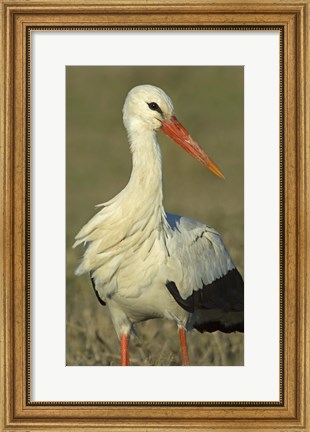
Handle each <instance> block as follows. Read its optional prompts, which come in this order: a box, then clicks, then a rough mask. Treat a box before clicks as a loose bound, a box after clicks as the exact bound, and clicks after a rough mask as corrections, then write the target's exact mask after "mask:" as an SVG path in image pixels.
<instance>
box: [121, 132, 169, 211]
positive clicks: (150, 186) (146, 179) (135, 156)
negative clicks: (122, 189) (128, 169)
mask: <svg viewBox="0 0 310 432" xmlns="http://www.w3.org/2000/svg"><path fill="white" fill-rule="evenodd" d="M139 126H140V127H134V125H133V126H132V127H131V128H130V130H128V138H129V143H130V149H131V153H132V173H131V177H130V181H129V185H128V186H131V187H132V188H134V190H135V194H136V196H137V198H138V200H139V201H141V205H143V203H145V202H146V201H147V200H150V201H153V203H154V204H155V205H162V199H163V194H162V166H161V151H160V147H159V144H158V142H157V138H156V132H155V131H153V130H150V129H147V128H143V127H142V128H141V125H139Z"/></svg>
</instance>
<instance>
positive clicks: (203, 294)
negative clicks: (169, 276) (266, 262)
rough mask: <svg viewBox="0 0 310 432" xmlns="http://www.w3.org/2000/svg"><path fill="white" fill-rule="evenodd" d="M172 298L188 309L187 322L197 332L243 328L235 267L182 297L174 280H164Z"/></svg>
mask: <svg viewBox="0 0 310 432" xmlns="http://www.w3.org/2000/svg"><path fill="white" fill-rule="evenodd" d="M166 286H167V288H168V290H169V292H170V294H171V295H172V296H173V297H174V299H175V301H176V302H177V303H178V304H179V305H180V306H181V307H182V308H183V309H185V310H186V311H187V312H190V313H192V314H193V315H192V317H191V321H190V325H191V326H193V327H194V328H196V329H197V330H198V331H200V332H204V331H208V332H213V331H216V330H220V331H222V332H225V333H230V332H233V331H240V332H243V330H244V314H243V309H244V287H243V279H242V277H241V275H240V273H239V272H238V270H237V269H232V270H229V271H228V272H227V273H226V275H224V276H222V277H221V278H219V279H216V280H215V281H213V282H212V283H210V284H208V285H203V287H202V288H201V289H199V290H198V291H193V293H192V294H191V295H190V296H189V297H187V298H186V299H183V298H182V297H181V295H180V293H179V290H178V288H177V286H176V285H175V283H174V282H172V281H168V282H167V284H166Z"/></svg>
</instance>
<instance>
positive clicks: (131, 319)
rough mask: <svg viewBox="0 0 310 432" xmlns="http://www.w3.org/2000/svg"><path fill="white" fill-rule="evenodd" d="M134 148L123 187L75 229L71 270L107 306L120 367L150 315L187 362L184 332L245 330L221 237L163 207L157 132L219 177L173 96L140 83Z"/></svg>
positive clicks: (127, 109)
mask: <svg viewBox="0 0 310 432" xmlns="http://www.w3.org/2000/svg"><path fill="white" fill-rule="evenodd" d="M123 121H124V126H125V128H126V129H127V133H128V140H129V144H130V150H131V153H132V173H131V177H130V180H129V182H128V184H127V186H126V187H125V188H124V189H123V190H122V191H121V192H120V193H119V194H118V195H116V196H115V197H114V198H113V199H111V200H110V201H108V202H106V203H104V204H100V205H99V206H98V207H101V210H100V211H99V212H98V213H97V214H96V215H95V216H94V217H93V218H92V219H91V220H90V221H89V222H88V223H87V224H86V225H84V227H83V228H82V229H81V231H80V232H79V233H78V234H77V236H76V242H75V243H74V247H75V246H77V245H79V244H81V243H84V245H85V253H84V256H83V258H82V261H81V263H80V265H79V267H78V268H77V270H76V274H77V275H81V274H83V273H89V274H90V277H91V281H92V284H93V288H94V290H95V293H96V295H97V298H98V300H99V301H100V303H101V304H102V305H107V306H108V308H109V311H110V314H111V317H112V321H113V324H114V327H115V330H116V333H117V335H118V337H119V339H120V345H121V349H120V351H121V365H122V366H128V365H129V354H128V340H129V335H130V333H131V331H132V330H133V328H134V327H133V326H134V325H135V324H136V323H138V322H140V321H146V320H149V319H152V318H166V319H169V320H172V321H174V322H175V323H176V324H177V326H178V329H179V335H180V343H181V358H182V364H183V365H189V359H188V353H187V346H186V336H185V331H186V330H191V329H193V328H194V329H197V330H198V331H200V332H204V331H207V332H213V331H215V330H220V331H222V332H227V333H228V332H232V331H243V280H242V277H241V276H240V274H239V272H238V270H237V269H236V268H235V265H234V263H233V261H232V259H231V258H230V256H229V254H228V252H227V250H226V248H225V245H224V243H223V241H222V239H221V236H220V234H219V233H218V232H217V231H215V230H214V229H213V228H210V227H209V226H207V225H205V224H203V223H200V222H196V221H193V220H191V219H188V218H185V217H183V216H182V217H180V216H176V215H173V214H169V213H166V212H165V210H164V207H163V193H162V166H161V151H160V147H159V144H158V142H157V131H160V130H161V131H163V132H164V133H165V134H166V135H168V136H169V137H170V138H172V139H173V140H174V141H175V142H176V143H177V144H178V145H180V146H181V147H182V148H184V149H185V150H186V151H187V152H188V153H189V154H190V155H192V156H193V157H194V158H195V159H197V160H198V161H199V162H200V163H201V164H202V165H204V166H205V167H206V168H208V169H209V170H210V171H211V172H213V173H214V174H216V175H217V176H218V177H221V178H224V176H223V174H222V173H221V171H220V170H219V168H218V167H217V166H216V165H215V163H214V162H212V161H211V159H210V158H209V157H208V156H207V155H206V154H205V153H204V151H203V150H202V149H201V148H200V147H199V146H198V144H197V143H196V142H195V141H193V139H192V138H191V137H190V135H189V133H188V132H187V130H186V129H185V128H184V127H183V126H182V125H181V124H180V123H179V121H178V120H177V119H176V117H175V115H174V109H173V105H172V102H171V99H170V98H169V97H168V96H167V95H166V94H165V93H164V91H163V90H161V89H160V88H158V87H154V86H151V85H140V86H137V87H134V88H133V89H132V90H131V91H130V92H129V93H128V95H127V98H126V100H125V104H124V107H123Z"/></svg>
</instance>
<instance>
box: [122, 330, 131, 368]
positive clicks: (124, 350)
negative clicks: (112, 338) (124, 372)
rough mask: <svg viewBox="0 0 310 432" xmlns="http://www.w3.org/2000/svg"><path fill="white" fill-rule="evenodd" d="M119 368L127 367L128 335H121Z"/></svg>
mask: <svg viewBox="0 0 310 432" xmlns="http://www.w3.org/2000/svg"><path fill="white" fill-rule="evenodd" d="M121 366H129V352H128V335H127V334H121Z"/></svg>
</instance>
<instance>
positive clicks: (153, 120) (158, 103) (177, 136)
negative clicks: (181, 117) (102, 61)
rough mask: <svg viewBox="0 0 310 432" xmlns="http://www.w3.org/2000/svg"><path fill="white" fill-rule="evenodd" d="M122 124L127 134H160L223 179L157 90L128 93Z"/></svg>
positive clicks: (146, 88)
mask: <svg viewBox="0 0 310 432" xmlns="http://www.w3.org/2000/svg"><path fill="white" fill-rule="evenodd" d="M123 120H124V126H125V127H126V129H127V130H128V131H129V132H130V130H131V129H132V128H138V129H139V130H141V131H143V130H144V131H146V130H148V131H157V130H161V131H162V132H164V133H165V134H166V135H168V136H169V137H170V138H171V139H172V140H173V141H174V142H175V143H177V144H178V145H179V146H181V147H182V148H183V149H184V150H185V151H187V153H189V154H190V155H191V156H193V157H194V158H195V159H196V160H197V161H198V162H200V163H201V164H202V165H203V166H205V167H206V168H208V169H209V170H210V171H211V172H213V174H215V175H217V176H218V177H220V178H224V176H223V174H222V173H221V171H220V169H219V168H218V167H217V166H216V164H215V163H214V162H213V161H212V160H211V159H210V158H209V157H208V156H207V155H206V153H205V152H204V151H203V150H202V149H201V148H200V147H199V145H198V144H197V143H196V142H195V141H194V140H193V139H192V138H191V136H190V135H189V133H188V132H187V130H186V129H185V127H184V126H183V125H182V124H181V123H180V122H179V121H178V120H177V118H176V117H175V115H174V108H173V105H172V102H171V99H170V97H169V96H167V95H166V93H165V92H164V91H163V90H162V89H160V88H159V87H155V86H152V85H148V84H147V85H140V86H137V87H134V88H133V89H132V90H130V92H129V93H128V95H127V97H126V100H125V103H124V107H123Z"/></svg>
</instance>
